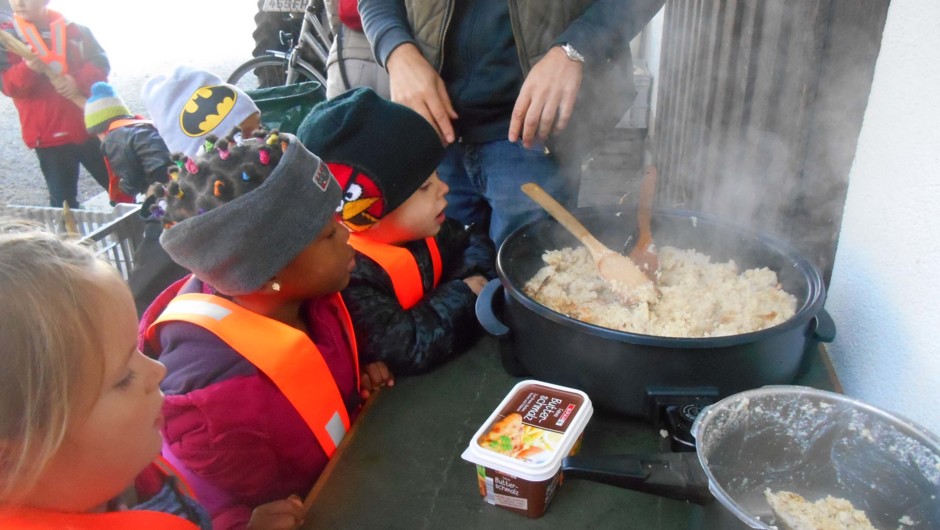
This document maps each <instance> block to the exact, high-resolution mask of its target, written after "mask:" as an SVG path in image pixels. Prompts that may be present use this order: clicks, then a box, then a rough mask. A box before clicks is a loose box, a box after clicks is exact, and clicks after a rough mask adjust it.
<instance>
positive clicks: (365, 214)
mask: <svg viewBox="0 0 940 530" xmlns="http://www.w3.org/2000/svg"><path fill="white" fill-rule="evenodd" d="M327 165H328V166H329V168H330V171H331V172H332V173H333V177H334V178H336V181H337V182H339V185H340V187H341V188H343V200H342V202H341V203H340V205H339V207H338V208H337V209H336V212H337V213H338V214H339V215H340V221H341V222H342V223H343V224H344V225H346V226H347V227H348V228H349V229H350V230H353V231H355V232H360V231H362V230H365V229H367V228H369V227H370V226H372V225H374V224H375V222H376V221H378V220H379V219H381V218H382V216H383V215H385V214H386V212H385V199H384V198H383V196H382V190H381V189H380V188H379V186H378V185H377V184H376V183H375V181H374V180H372V179H371V178H370V177H369V176H368V175H366V174H365V173H362V172H360V171H359V170H358V169H355V168H352V167H350V166H347V165H343V164H327Z"/></svg>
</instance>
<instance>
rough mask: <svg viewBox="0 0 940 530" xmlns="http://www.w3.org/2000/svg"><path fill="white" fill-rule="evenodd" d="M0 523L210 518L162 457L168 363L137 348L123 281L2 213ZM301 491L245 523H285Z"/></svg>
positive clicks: (147, 524) (188, 522) (195, 528)
mask: <svg viewBox="0 0 940 530" xmlns="http://www.w3.org/2000/svg"><path fill="white" fill-rule="evenodd" d="M0 299H2V300H3V303H2V304H0V322H2V323H3V325H0V364H2V366H0V388H2V389H3V391H2V392H0V528H4V529H13V528H15V529H18V530H29V529H49V530H53V529H61V528H70V529H73V530H86V529H87V530H92V529H95V530H97V529H100V528H110V529H127V530H132V529H133V530H137V529H140V528H145V529H149V528H153V529H156V528H159V529H163V530H199V529H201V530H209V529H210V528H211V526H210V521H209V515H208V513H207V512H206V511H205V510H204V509H203V508H202V506H200V504H199V503H198V502H197V501H196V499H195V497H194V496H193V494H192V491H191V490H190V488H189V487H188V485H187V484H186V483H185V482H183V481H182V480H181V478H180V476H179V475H178V474H177V473H176V471H175V469H174V468H173V467H172V466H171V465H169V464H168V463H167V462H166V461H165V460H163V459H161V458H159V454H160V448H161V446H162V443H163V442H162V439H161V437H160V428H161V426H162V425H163V415H162V414H161V406H162V404H163V393H162V392H161V391H160V381H161V379H163V376H164V375H165V374H166V369H165V368H164V367H163V365H161V364H160V363H159V362H157V361H154V360H152V359H150V358H148V357H145V356H144V355H142V354H141V353H140V351H138V350H137V348H136V344H137V318H136V316H135V313H134V303H133V300H132V299H131V293H130V291H129V290H128V288H127V286H126V285H125V283H124V280H123V278H121V275H120V274H119V273H118V271H117V270H116V269H115V268H114V267H112V266H111V265H110V264H108V263H107V262H105V261H103V260H100V259H98V258H97V257H96V256H95V255H94V253H93V252H92V250H90V249H89V248H88V247H86V246H83V245H80V244H78V243H77V242H75V241H66V240H63V239H60V238H58V237H56V236H55V235H53V234H50V233H48V232H45V231H43V230H39V229H37V228H36V227H35V226H34V225H30V224H27V223H16V222H10V221H5V222H4V223H3V224H0ZM302 518H303V505H302V503H301V501H300V499H298V498H293V499H280V500H275V501H274V502H272V503H270V504H267V505H265V506H261V507H259V508H258V509H257V510H255V512H254V515H253V517H252V523H251V525H250V527H251V528H259V529H261V528H266V529H272V528H290V527H291V526H290V525H285V524H283V523H284V522H285V521H287V522H293V527H296V526H297V525H298V524H299V521H300V520H301V519H302Z"/></svg>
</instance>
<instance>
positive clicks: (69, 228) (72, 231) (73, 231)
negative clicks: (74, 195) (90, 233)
mask: <svg viewBox="0 0 940 530" xmlns="http://www.w3.org/2000/svg"><path fill="white" fill-rule="evenodd" d="M62 222H63V223H65V231H66V232H67V233H68V235H70V236H71V237H78V236H80V235H81V234H79V233H78V224H76V223H75V214H73V213H72V209H71V208H70V207H69V201H62Z"/></svg>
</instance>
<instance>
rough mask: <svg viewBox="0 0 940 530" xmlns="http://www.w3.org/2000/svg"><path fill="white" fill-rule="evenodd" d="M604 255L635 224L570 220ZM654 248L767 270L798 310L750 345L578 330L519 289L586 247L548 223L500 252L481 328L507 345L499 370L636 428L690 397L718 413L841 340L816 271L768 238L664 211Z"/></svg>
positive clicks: (742, 339) (481, 302) (609, 215)
mask: <svg viewBox="0 0 940 530" xmlns="http://www.w3.org/2000/svg"><path fill="white" fill-rule="evenodd" d="M572 213H573V214H574V215H575V217H577V218H578V219H579V220H580V221H581V222H582V223H584V225H585V226H587V228H588V229H589V230H590V231H591V233H593V234H595V235H596V236H597V237H598V239H600V240H601V241H602V242H603V243H605V244H606V245H607V246H608V247H610V248H613V249H619V248H621V247H622V246H623V244H624V242H625V240H626V239H627V238H628V235H629V234H632V233H633V232H634V229H635V223H634V220H635V218H636V217H635V215H634V214H633V213H632V212H622V211H619V210H618V209H616V208H614V207H606V208H598V207H595V208H581V209H578V210H575V211H574V212H572ZM653 234H654V236H655V238H656V242H657V244H658V245H659V246H660V247H662V246H664V245H672V246H675V247H678V248H694V249H696V250H698V251H700V252H703V253H705V254H708V255H710V256H712V258H713V261H727V260H729V259H734V260H735V262H736V263H737V264H738V265H739V266H740V267H741V268H742V269H745V268H752V267H765V266H766V267H770V268H771V269H773V270H774V271H775V272H776V273H777V276H778V278H779V281H780V283H781V284H782V286H783V288H784V289H785V290H786V291H787V292H789V293H791V294H793V295H794V296H795V297H796V298H797V310H796V314H795V315H794V316H793V317H792V318H791V319H790V320H788V321H786V322H784V323H782V324H779V325H777V326H774V327H772V328H767V329H764V330H761V331H756V332H753V333H745V334H741V335H733V336H726V337H711V338H667V337H654V336H649V335H640V334H636V333H627V332H623V331H615V330H611V329H607V328H602V327H599V326H595V325H592V324H588V323H586V322H581V321H578V320H575V319H573V318H570V317H568V316H565V315H563V314H561V313H558V312H555V311H553V310H551V309H549V308H547V307H545V306H543V305H541V304H539V303H538V302H536V301H534V300H532V299H531V298H529V297H528V296H527V295H526V294H525V293H524V292H523V291H522V286H523V285H524V284H525V282H526V281H527V280H528V279H529V278H531V277H532V276H533V275H534V274H535V273H536V271H538V270H539V269H540V268H541V267H542V266H543V262H542V259H541V257H542V253H543V252H544V251H545V250H549V249H557V248H563V247H569V246H577V245H578V244H579V243H578V242H577V241H576V240H575V239H574V237H572V236H571V235H570V234H569V233H568V232H567V231H566V230H564V229H563V228H562V227H561V226H560V225H559V224H558V223H556V222H555V221H553V220H551V219H544V220H539V221H536V222H533V223H530V224H527V225H525V226H523V227H521V228H519V229H517V230H516V231H515V232H513V233H512V234H511V235H510V236H509V237H508V238H507V239H506V240H505V242H503V244H502V245H501V246H500V249H499V253H498V256H497V260H496V269H497V272H498V274H499V279H498V280H493V281H492V282H491V283H490V284H488V285H487V286H486V288H485V289H484V291H483V293H481V295H480V297H479V299H478V300H477V306H476V310H477V317H478V319H479V320H480V322H481V323H482V324H483V326H484V328H486V329H487V331H489V332H490V333H491V334H493V335H497V336H499V337H501V338H502V339H503V340H502V343H501V353H502V356H503V364H504V366H505V367H506V368H507V370H508V371H510V373H513V375H525V374H529V375H531V376H533V377H535V378H537V379H541V380H544V381H548V382H552V383H556V384H560V385H565V386H571V387H574V388H578V389H581V390H584V391H585V392H587V393H588V395H590V396H591V399H592V400H593V401H594V402H595V404H597V405H598V406H600V407H604V408H607V409H610V410H613V411H615V412H619V413H623V414H627V415H630V416H647V417H649V416H651V415H652V414H658V411H657V410H656V409H657V407H660V406H662V405H663V404H664V403H669V402H676V401H682V400H684V399H687V398H688V397H689V396H692V397H694V396H706V397H709V398H710V399H709V401H708V402H713V401H715V400H716V399H719V398H721V397H724V396H728V395H731V394H734V393H736V392H740V391H742V390H746V389H750V388H756V387H759V386H763V385H768V384H788V383H792V382H794V380H795V379H796V377H797V375H798V373H799V369H800V365H801V361H802V359H803V353H804V350H806V349H807V348H808V347H813V346H815V345H816V344H817V342H819V341H822V342H830V341H832V340H833V338H834V337H835V326H834V324H833V323H832V319H831V318H829V315H828V314H827V313H826V312H825V311H824V310H823V303H824V301H825V293H826V290H825V286H824V285H823V282H822V279H821V277H820V274H819V272H818V270H817V269H816V268H815V267H814V266H813V265H812V264H811V263H810V262H809V261H807V260H806V259H804V258H802V257H801V256H799V255H798V254H797V252H796V251H795V250H793V249H792V248H791V247H790V246H788V245H787V244H785V243H784V242H782V241H780V240H779V239H777V238H774V237H772V236H770V235H767V234H761V233H757V232H753V231H750V230H748V229H745V228H742V227H739V226H734V225H732V224H730V223H728V222H725V221H722V220H720V219H715V218H713V217H709V216H706V215H702V214H699V213H694V212H689V211H682V210H663V209H660V210H656V211H654V215H653Z"/></svg>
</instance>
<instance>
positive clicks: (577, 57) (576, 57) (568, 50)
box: [561, 42, 584, 63]
mask: <svg viewBox="0 0 940 530" xmlns="http://www.w3.org/2000/svg"><path fill="white" fill-rule="evenodd" d="M561 49H562V50H565V54H566V55H567V56H568V58H569V59H571V60H572V61H578V62H579V63H583V62H584V56H583V55H581V53H580V52H578V50H576V49H574V46H572V45H571V43H568V42H566V43H564V44H562V45H561Z"/></svg>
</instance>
